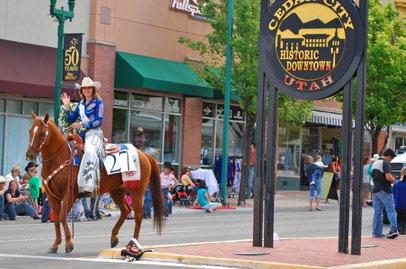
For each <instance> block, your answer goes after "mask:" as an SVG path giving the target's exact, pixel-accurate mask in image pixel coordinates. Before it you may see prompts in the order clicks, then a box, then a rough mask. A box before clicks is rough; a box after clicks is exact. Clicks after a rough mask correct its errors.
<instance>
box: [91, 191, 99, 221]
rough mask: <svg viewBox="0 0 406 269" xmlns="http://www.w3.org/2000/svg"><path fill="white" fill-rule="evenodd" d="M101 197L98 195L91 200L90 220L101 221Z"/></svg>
mask: <svg viewBox="0 0 406 269" xmlns="http://www.w3.org/2000/svg"><path fill="white" fill-rule="evenodd" d="M100 200H101V195H96V196H93V197H92V198H90V218H91V219H101V214H100V210H99V205H100Z"/></svg>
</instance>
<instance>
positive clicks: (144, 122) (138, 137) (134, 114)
mask: <svg viewBox="0 0 406 269" xmlns="http://www.w3.org/2000/svg"><path fill="white" fill-rule="evenodd" d="M142 136H143V137H142ZM161 138H162V114H159V113H151V112H148V113H147V112H141V111H131V122H130V141H131V143H132V144H134V145H137V146H138V147H141V148H144V151H146V152H148V153H149V154H151V155H152V156H154V157H155V158H156V159H157V160H158V161H161V160H162V158H161V146H162V139H161Z"/></svg>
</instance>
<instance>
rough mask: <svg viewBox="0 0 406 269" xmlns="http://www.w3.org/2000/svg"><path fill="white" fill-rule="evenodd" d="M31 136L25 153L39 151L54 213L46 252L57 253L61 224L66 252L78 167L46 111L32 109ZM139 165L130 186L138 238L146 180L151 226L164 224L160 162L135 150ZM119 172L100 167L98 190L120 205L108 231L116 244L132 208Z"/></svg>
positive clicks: (69, 243) (33, 155)
mask: <svg viewBox="0 0 406 269" xmlns="http://www.w3.org/2000/svg"><path fill="white" fill-rule="evenodd" d="M29 133H30V140H29V146H28V150H27V153H26V157H27V159H31V160H33V159H35V158H36V157H37V156H38V155H39V154H41V155H42V173H41V175H42V179H43V184H44V186H45V190H46V194H47V197H48V202H49V205H50V207H51V209H52V210H53V212H54V215H55V220H54V224H55V234H56V238H55V241H54V242H53V243H52V245H51V247H50V249H49V250H48V252H49V253H56V252H57V251H58V246H59V244H61V243H62V238H61V228H60V224H62V227H63V229H64V232H65V252H66V253H69V252H71V251H72V250H73V242H72V236H71V232H70V230H69V228H68V225H67V221H66V219H67V214H68V212H69V210H70V209H71V207H72V205H73V203H74V201H75V200H76V199H77V198H78V186H77V175H78V171H79V167H77V166H74V165H73V164H72V159H71V158H72V156H71V155H72V154H71V149H70V147H69V145H68V143H67V142H66V140H65V138H64V137H63V135H62V133H61V132H60V131H59V129H58V127H57V126H56V125H55V123H53V122H52V121H51V120H50V119H49V115H48V114H46V115H45V116H44V117H39V116H37V115H35V114H34V113H32V126H31V129H30V131H29ZM137 151H138V156H139V162H140V166H141V181H140V186H139V187H138V188H136V189H129V190H128V191H129V192H130V194H131V198H132V201H133V204H132V205H133V209H134V213H135V227H134V235H133V236H134V237H135V238H137V239H138V238H139V234H140V229H141V222H142V218H143V206H142V202H143V197H144V193H145V190H146V188H147V185H148V183H149V185H150V189H151V194H152V204H153V208H154V227H155V229H156V230H157V232H158V233H161V231H162V227H163V222H164V218H163V214H164V200H163V196H162V191H161V185H160V177H159V166H158V163H157V162H156V161H155V159H154V158H152V157H151V156H149V155H147V154H145V153H143V152H142V151H140V150H138V149H137ZM122 183H123V182H122V179H121V174H120V173H119V174H113V175H110V176H109V175H107V173H106V171H105V169H104V168H101V180H100V188H99V193H100V194H102V193H106V192H109V193H110V195H111V198H112V199H113V201H114V203H115V204H116V205H117V206H118V207H119V209H120V213H121V214H120V217H119V219H118V220H117V223H116V224H115V225H114V227H113V230H112V231H111V238H110V245H111V247H115V246H117V244H118V242H119V240H118V233H119V230H120V228H121V226H122V224H123V223H124V221H125V219H126V218H127V216H128V214H129V213H130V211H131V209H130V207H129V205H128V204H127V202H126V201H125V197H124V194H125V191H126V190H125V189H123V188H122Z"/></svg>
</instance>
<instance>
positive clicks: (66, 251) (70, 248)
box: [65, 244, 73, 253]
mask: <svg viewBox="0 0 406 269" xmlns="http://www.w3.org/2000/svg"><path fill="white" fill-rule="evenodd" d="M72 251H73V244H72V245H71V246H68V247H65V253H71V252H72Z"/></svg>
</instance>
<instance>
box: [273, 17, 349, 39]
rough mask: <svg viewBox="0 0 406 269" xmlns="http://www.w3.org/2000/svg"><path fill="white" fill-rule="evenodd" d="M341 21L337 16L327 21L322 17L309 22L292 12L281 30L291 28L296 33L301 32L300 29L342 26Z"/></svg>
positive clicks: (284, 21)
mask: <svg viewBox="0 0 406 269" xmlns="http://www.w3.org/2000/svg"><path fill="white" fill-rule="evenodd" d="M340 26H341V22H340V20H339V19H338V18H335V19H333V20H331V21H329V22H327V23H324V22H323V21H321V20H320V19H314V20H311V21H308V22H305V23H304V22H303V21H302V20H301V19H300V18H299V16H298V15H297V14H296V13H292V14H291V15H290V16H288V17H287V18H286V19H285V20H283V22H282V24H281V26H280V28H279V29H280V31H285V30H290V31H292V32H293V33H295V34H299V30H300V29H314V28H341V27H340Z"/></svg>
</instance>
